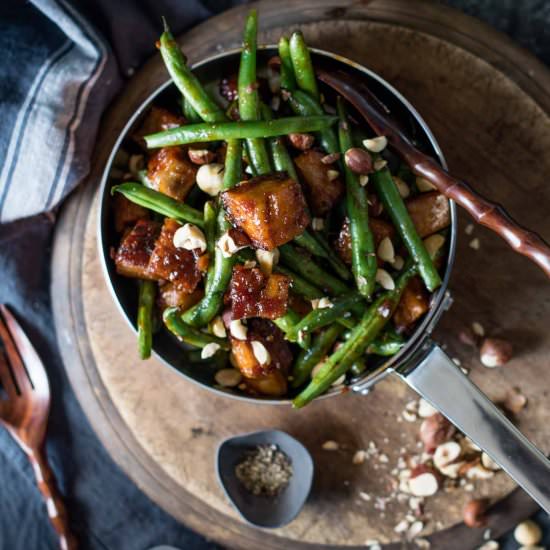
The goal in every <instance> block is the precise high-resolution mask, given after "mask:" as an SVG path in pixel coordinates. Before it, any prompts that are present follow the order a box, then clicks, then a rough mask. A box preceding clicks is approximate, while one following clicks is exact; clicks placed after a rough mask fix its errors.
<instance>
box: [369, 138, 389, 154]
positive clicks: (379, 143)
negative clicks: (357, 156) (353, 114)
mask: <svg viewBox="0 0 550 550" xmlns="http://www.w3.org/2000/svg"><path fill="white" fill-rule="evenodd" d="M387 145H388V139H387V138H386V136H378V137H375V138H371V139H364V140H363V146H364V147H365V149H368V150H369V151H371V152H372V153H380V151H383V150H384V149H385V148H386V146H387Z"/></svg>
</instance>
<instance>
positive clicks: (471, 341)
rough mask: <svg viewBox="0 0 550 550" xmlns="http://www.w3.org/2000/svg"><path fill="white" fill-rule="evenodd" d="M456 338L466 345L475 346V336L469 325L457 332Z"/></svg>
mask: <svg viewBox="0 0 550 550" xmlns="http://www.w3.org/2000/svg"><path fill="white" fill-rule="evenodd" d="M458 339H459V340H460V341H461V342H462V343H463V344H466V345H467V346H471V347H473V348H475V347H476V346H477V337H476V335H475V334H474V332H473V330H471V329H470V328H469V327H467V328H464V329H462V330H461V331H460V332H459V333H458Z"/></svg>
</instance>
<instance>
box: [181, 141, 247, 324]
mask: <svg viewBox="0 0 550 550" xmlns="http://www.w3.org/2000/svg"><path fill="white" fill-rule="evenodd" d="M241 158H242V144H241V142H240V141H239V140H230V141H228V142H227V152H226V154H225V170H224V176H223V185H222V189H223V190H226V189H231V188H232V187H233V186H235V185H236V184H237V183H238V182H239V180H240V179H241V168H242V160H241ZM228 228H229V222H228V221H227V220H226V219H225V213H224V211H223V208H220V210H219V212H218V229H217V234H218V235H222V234H223V233H224V232H225V231H227V229H228ZM235 261H236V256H230V257H229V258H226V257H224V255H223V253H222V251H221V250H220V249H219V248H218V247H215V249H214V267H213V268H212V269H211V270H210V269H209V270H208V275H207V278H206V285H205V287H206V293H205V295H204V297H203V298H202V299H201V301H200V302H199V303H198V304H196V305H194V306H193V307H192V308H190V309H188V310H187V311H186V312H185V313H184V314H183V317H182V319H183V320H184V321H185V322H186V323H188V324H189V325H191V326H194V327H202V326H205V325H206V324H208V323H209V322H210V321H211V320H212V319H213V318H214V317H215V316H216V315H217V314H218V312H219V310H220V309H221V307H222V305H223V295H224V293H225V290H226V288H227V285H228V284H229V281H230V280H231V275H232V273H233V265H234V264H235Z"/></svg>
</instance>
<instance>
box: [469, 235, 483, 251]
mask: <svg viewBox="0 0 550 550" xmlns="http://www.w3.org/2000/svg"><path fill="white" fill-rule="evenodd" d="M468 246H469V247H470V248H472V249H473V250H479V248H480V246H481V244H480V242H479V239H478V238H477V237H476V238H475V239H472V240H471V241H470V244H469V245H468Z"/></svg>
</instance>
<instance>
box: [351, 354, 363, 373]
mask: <svg viewBox="0 0 550 550" xmlns="http://www.w3.org/2000/svg"><path fill="white" fill-rule="evenodd" d="M366 370H367V360H366V359H365V358H364V357H358V358H357V359H356V360H355V362H354V363H353V364H352V365H351V367H350V368H349V372H350V374H351V375H352V376H359V375H360V374H362V373H364V372H365V371H366Z"/></svg>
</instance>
